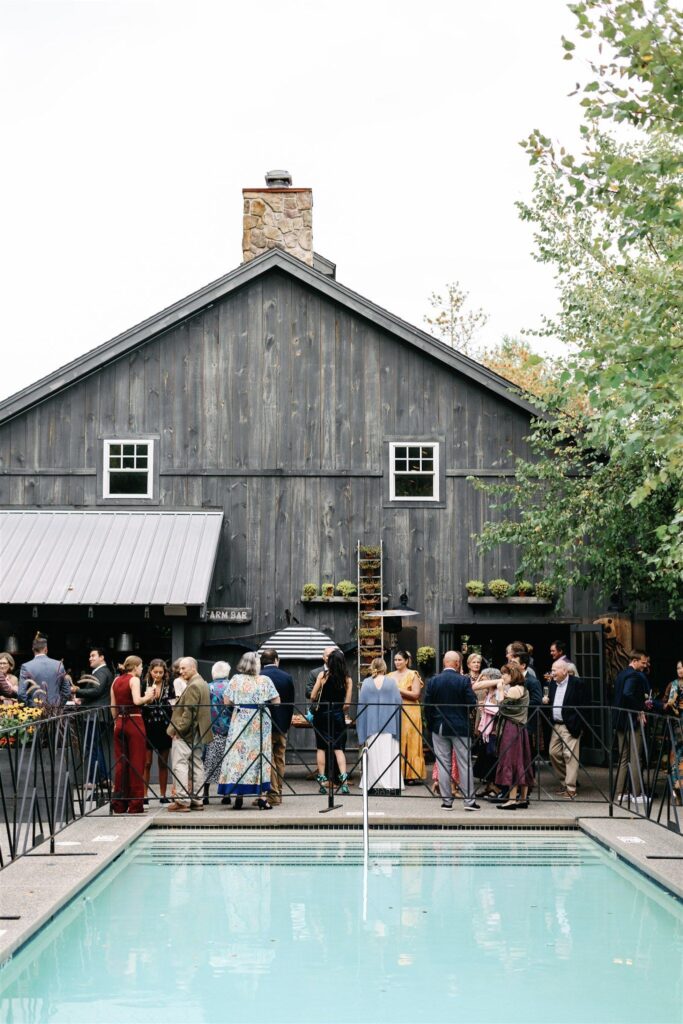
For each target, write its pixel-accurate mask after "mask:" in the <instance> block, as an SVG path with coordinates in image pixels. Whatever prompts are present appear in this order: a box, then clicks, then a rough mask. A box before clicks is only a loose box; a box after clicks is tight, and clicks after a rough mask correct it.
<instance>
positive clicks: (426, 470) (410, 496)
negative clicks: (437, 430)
mask: <svg viewBox="0 0 683 1024" xmlns="http://www.w3.org/2000/svg"><path fill="white" fill-rule="evenodd" d="M389 459H390V477H391V487H390V500H391V501H415V500H419V501H438V500H439V445H438V443H431V444H430V443H425V442H420V443H419V444H408V443H404V442H394V441H392V442H391V444H390V446H389Z"/></svg>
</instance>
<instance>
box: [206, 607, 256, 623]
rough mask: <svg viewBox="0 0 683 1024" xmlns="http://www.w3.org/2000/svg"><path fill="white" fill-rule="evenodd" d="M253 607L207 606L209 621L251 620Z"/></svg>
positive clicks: (207, 619) (207, 618)
mask: <svg viewBox="0 0 683 1024" xmlns="http://www.w3.org/2000/svg"><path fill="white" fill-rule="evenodd" d="M251 615H252V609H251V608H207V609H206V615H205V616H204V617H205V619H206V621H207V622H251Z"/></svg>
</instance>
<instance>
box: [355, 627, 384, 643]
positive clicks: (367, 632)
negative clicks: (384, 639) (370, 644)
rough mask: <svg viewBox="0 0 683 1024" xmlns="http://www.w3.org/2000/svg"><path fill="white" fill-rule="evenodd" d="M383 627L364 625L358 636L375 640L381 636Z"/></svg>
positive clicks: (362, 638)
mask: <svg viewBox="0 0 683 1024" xmlns="http://www.w3.org/2000/svg"><path fill="white" fill-rule="evenodd" d="M381 635H382V629H381V627H380V626H362V627H361V628H360V629H359V630H358V636H359V637H360V639H361V640H374V639H376V638H379V637H381Z"/></svg>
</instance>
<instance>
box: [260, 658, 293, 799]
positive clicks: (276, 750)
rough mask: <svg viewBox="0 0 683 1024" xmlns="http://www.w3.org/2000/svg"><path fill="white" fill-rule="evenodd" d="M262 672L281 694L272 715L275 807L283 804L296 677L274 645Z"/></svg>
mask: <svg viewBox="0 0 683 1024" xmlns="http://www.w3.org/2000/svg"><path fill="white" fill-rule="evenodd" d="M261 675H264V676H268V678H269V679H272V681H273V685H274V686H275V689H276V690H277V692H278V693H279V694H280V703H279V704H275V705H273V707H272V708H271V709H270V717H271V719H272V721H273V733H272V744H273V770H272V771H271V773H270V793H269V794H268V803H269V804H271V806H275V805H276V804H281V803H282V780H283V778H284V775H285V763H286V762H285V751H286V750H287V732H288V730H289V727H290V725H291V724H292V714H293V713H294V680H293V679H292V677H291V676H290V674H289V672H283V670H282V669H281V668H280V659H279V657H278V653H277V651H276V650H275V648H274V647H266V648H265V650H263V651H261Z"/></svg>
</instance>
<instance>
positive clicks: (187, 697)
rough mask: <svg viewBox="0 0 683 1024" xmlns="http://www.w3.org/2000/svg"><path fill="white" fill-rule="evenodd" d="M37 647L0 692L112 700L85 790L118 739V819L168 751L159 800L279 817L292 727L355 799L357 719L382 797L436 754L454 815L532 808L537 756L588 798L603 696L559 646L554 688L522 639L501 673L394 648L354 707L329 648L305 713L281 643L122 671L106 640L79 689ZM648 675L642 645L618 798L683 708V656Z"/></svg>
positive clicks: (437, 781)
mask: <svg viewBox="0 0 683 1024" xmlns="http://www.w3.org/2000/svg"><path fill="white" fill-rule="evenodd" d="M33 654H34V657H33V659H32V660H31V661H28V662H26V663H25V664H24V665H22V666H21V670H20V673H19V677H18V678H17V676H15V675H14V669H15V664H14V659H13V658H12V656H11V655H10V654H8V653H6V652H3V653H0V700H3V701H10V700H12V701H17V700H18V701H21V702H23V703H25V704H29V705H31V704H36V703H38V702H40V701H43V702H45V703H46V704H49V705H59V704H70V705H73V706H82V707H84V708H89V709H95V710H97V709H99V713H98V715H97V716H95V717H94V718H93V720H92V722H90V723H89V726H88V727H89V729H90V730H91V732H90V735H89V737H86V739H87V742H86V744H85V746H87V749H88V752H89V753H88V763H87V765H86V769H85V774H86V778H87V781H86V785H87V786H89V787H91V788H95V787H96V786H97V785H101V784H102V783H103V782H104V781H105V780H109V777H110V773H109V768H108V762H110V761H111V757H110V756H109V749H108V748H109V746H110V745H112V744H111V742H110V741H111V740H113V780H112V810H113V812H114V813H115V814H140V813H142V812H143V811H144V809H145V804H146V803H148V802H149V793H150V788H149V787H150V777H151V773H152V770H153V764H154V759H155V758H156V761H157V770H158V793H159V799H160V801H161V803H162V804H167V805H168V810H169V812H171V813H188V812H191V811H200V810H203V809H204V807H205V806H206V804H207V803H208V802H209V800H210V792H211V786H214V787H215V790H216V795H217V797H219V798H220V801H221V803H222V804H223V805H231V806H232V808H233V809H234V810H240V809H241V808H242V807H243V806H244V800H245V798H250V799H251V803H252V805H253V806H256V807H258V808H259V809H261V810H270V809H271V808H272V807H273V806H276V805H277V804H279V803H281V802H282V797H283V780H284V777H285V772H286V749H287V738H288V733H289V731H290V727H291V725H292V722H293V721H294V723H295V724H296V725H300V726H310V727H312V729H313V730H314V734H315V744H316V767H315V775H314V778H315V781H316V783H317V785H318V787H319V791H320V792H321V793H327V792H331V791H332V789H334V790H336V791H338V792H341V793H342V794H344V793H348V792H349V770H348V764H347V758H346V745H347V738H348V736H349V732H350V729H351V728H354V729H355V731H356V734H357V737H358V742H359V744H360V746H361V748H362V747H363V746H364V747H366V748H367V759H366V760H365V770H364V772H363V775H362V778H361V780H360V786H361V788H367V789H368V790H369V791H370V792H373V793H382V794H386V795H398V794H399V793H400V792H401V791H402V789H403V787H404V786H412V785H422V784H428V782H429V780H428V778H427V768H426V759H425V752H426V751H429V752H431V753H432V754H433V756H434V768H433V772H432V776H431V782H432V786H433V791H434V792H435V794H438V795H439V796H440V798H441V806H442V807H443V808H445V809H448V808H451V807H452V806H453V804H454V800H455V798H456V796H458V797H459V798H461V799H462V801H463V806H464V808H465V810H467V811H476V810H478V809H479V808H480V804H479V803H478V802H477V801H478V800H480V799H486V800H488V801H490V802H492V803H493V804H495V805H496V806H497V807H498V808H499V809H500V810H502V811H508V812H509V811H520V810H525V809H526V808H528V806H529V790H530V788H531V787H532V786H533V785H534V780H535V770H536V769H535V765H536V764H537V763H538V762H537V759H538V758H539V757H541V758H542V759H543V760H546V759H547V761H548V762H549V764H550V766H551V767H552V769H553V772H554V775H555V777H556V781H557V788H556V790H555V796H556V797H557V798H559V799H563V800H575V799H576V796H577V787H578V784H579V783H578V775H579V768H580V765H581V760H580V755H581V740H582V736H583V735H584V733H585V731H586V728H587V712H588V710H589V705H590V703H591V701H590V697H589V694H587V692H586V688H585V687H584V684H583V682H582V680H581V679H580V678H579V676H578V673H577V670H576V666H575V665H574V664H573V663H572V662H571V661H570V659H569V658H568V656H567V653H566V649H565V647H564V645H563V644H562V643H561V642H560V641H556V642H555V643H553V644H552V645H551V647H550V655H551V658H552V666H551V669H550V671H549V672H548V673H546V675H545V676H544V683H545V685H542V683H541V682H540V680H539V679H538V676H537V675H536V673H535V671H534V667H533V651H532V649H531V648H530V647H529V645H528V644H525V643H523V642H521V641H516V642H513V643H511V644H509V645H508V647H507V648H506V651H505V663H504V664H503V665H501V666H500V667H499V668H496V667H493V666H489V665H487V664H486V663H485V661H484V659H483V658H482V655H481V654H480V653H479V652H478V651H473V652H470V653H469V655H468V656H467V657H466V659H465V660H463V655H462V654H461V653H460V652H458V651H447V652H446V653H445V654H444V656H443V664H442V669H441V671H440V672H438V673H437V674H435V675H433V676H432V677H431V678H430V679H429V680H427V682H426V684H425V682H424V681H423V679H422V678H421V677H420V675H419V673H418V672H417V671H416V670H415V669H413V668H412V664H411V655H410V653H409V652H408V651H406V650H396V651H394V652H393V669H392V671H388V666H387V663H386V661H385V659H384V658H383V657H378V658H375V660H374V661H373V662H372V665H371V666H370V674H369V675H368V677H367V678H366V679H364V680H363V683H362V686H361V688H360V692H359V694H358V695H357V698H356V699H355V700H354V684H353V679H352V677H351V675H350V674H349V671H348V668H347V663H346V660H345V658H344V655H343V653H342V652H341V651H340V650H339V649H338V648H335V647H329V648H327V649H326V650H325V651H324V654H323V664H322V665H321V666H320V667H319V668H318V669H316V670H314V672H313V673H312V674H311V679H310V685H309V688H308V691H307V698H308V708H307V712H306V714H305V715H301V714H298V713H297V712H296V707H295V686H294V680H293V679H292V676H291V675H290V674H289V673H287V672H285V671H284V670H283V669H282V668H281V667H280V664H279V658H278V653H277V651H276V650H274V649H273V648H267V649H265V650H263V651H261V652H260V654H256V653H253V652H248V653H245V654H244V655H243V656H242V658H241V659H240V662H239V664H238V665H237V668H236V671H235V672H234V674H232V675H231V667H230V665H229V664H228V663H227V662H225V661H218V662H216V663H215V664H214V665H213V668H212V672H211V677H212V678H211V679H210V680H209V681H206V680H205V679H204V678H203V677H202V676H201V675H200V673H199V671H198V666H197V662H196V661H195V659H194V658H191V657H184V658H180V659H178V660H177V661H176V662H174V663H173V665H172V666H170V667H169V666H168V665H167V663H166V662H165V661H164V660H163V659H161V658H153V659H152V660H151V661H150V662H149V664H148V666H147V669H146V671H145V670H144V666H143V663H142V660H141V659H140V658H139V657H138V656H137V655H130V656H129V657H127V658H126V659H125V661H124V662H123V664H122V665H121V666H119V671H118V674H117V675H116V676H115V677H114V674H113V673H112V671H111V669H110V668H109V666H108V665H107V662H106V657H105V652H104V651H103V650H102V649H100V648H93V649H92V650H91V651H90V654H89V667H90V671H89V672H88V673H84V674H83V675H82V676H81V678H80V679H79V680H78V682H77V683H74V682H73V681H72V680H71V678H70V677H69V675H68V673H66V671H65V669H64V666H63V664H62V663H61V662H58V661H57V660H55V659H52V658H50V657H49V656H48V649H47V641H46V640H45V638H44V637H41V636H40V635H38V636H36V639H35V641H34V644H33ZM648 670H649V658H648V656H647V654H646V653H645V652H644V651H640V650H634V651H632V652H631V655H630V660H629V664H628V666H627V667H625V668H624V669H623V670H622V671H621V672H620V673H619V674H618V676H617V679H616V682H615V691H614V701H613V703H614V717H613V727H614V731H615V735H616V739H617V745H618V747H617V749H618V754H617V761H616V765H617V771H616V787H615V795H616V799H617V800H618V801H622V800H624V799H625V798H626V799H628V800H629V801H631V800H632V801H633V802H634V803H636V804H637V803H638V802H640V801H643V800H644V796H643V782H642V749H641V746H642V735H643V732H642V728H640V726H641V725H642V724H644V721H645V715H646V713H647V712H648V711H653V710H654V711H657V712H660V713H666V714H670V715H672V716H674V717H675V718H676V719H677V720H679V718H680V712H681V704H682V703H683V661H679V662H678V663H677V667H676V677H675V678H674V679H672V680H671V681H670V682H669V683H668V685H667V686H666V687H665V688H664V689H663V690H662V692H661V693H660V694H658V695H656V696H655V695H654V694H653V691H652V686H651V684H650V682H649V679H648ZM105 709H106V710H105ZM109 715H111V719H112V720H113V736H112V737H110V741H108V727H107V719H108V716H109ZM295 715H296V717H295ZM669 746H670V750H669V772H670V780H671V787H672V792H673V794H674V798H675V799H676V800H677V801H678V802H679V803H680V801H681V791H682V786H681V779H682V778H683V740H682V739H681V729H680V728H678V729H677V730H676V731H675V732H674V740H673V742H672V743H671V744H670V745H669ZM169 782H170V796H169Z"/></svg>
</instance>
